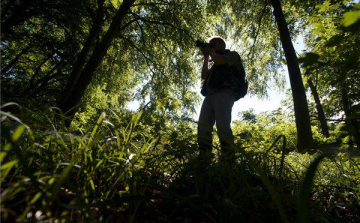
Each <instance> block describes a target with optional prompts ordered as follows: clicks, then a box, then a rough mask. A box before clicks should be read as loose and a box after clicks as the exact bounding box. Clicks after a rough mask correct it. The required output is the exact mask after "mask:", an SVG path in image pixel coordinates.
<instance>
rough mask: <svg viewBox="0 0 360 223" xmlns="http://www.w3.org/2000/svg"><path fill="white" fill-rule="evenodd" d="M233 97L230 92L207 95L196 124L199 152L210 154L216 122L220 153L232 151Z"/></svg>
mask: <svg viewBox="0 0 360 223" xmlns="http://www.w3.org/2000/svg"><path fill="white" fill-rule="evenodd" d="M233 105H234V95H233V94H232V93H230V92H218V93H215V94H212V95H211V94H207V95H206V97H205V99H204V101H203V104H202V107H201V111H200V117H199V122H198V144H199V149H200V152H209V151H210V152H211V148H212V131H213V126H214V124H215V122H216V128H217V134H218V136H219V139H220V143H221V150H222V151H221V152H222V153H226V152H227V151H225V150H232V147H233V144H234V136H233V133H232V131H231V126H230V124H231V111H232V107H233Z"/></svg>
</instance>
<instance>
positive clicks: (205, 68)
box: [201, 55, 209, 80]
mask: <svg viewBox="0 0 360 223" xmlns="http://www.w3.org/2000/svg"><path fill="white" fill-rule="evenodd" d="M208 75H209V55H206V56H205V55H204V63H203V66H202V69H201V79H203V80H205V79H206V78H207V76H208Z"/></svg>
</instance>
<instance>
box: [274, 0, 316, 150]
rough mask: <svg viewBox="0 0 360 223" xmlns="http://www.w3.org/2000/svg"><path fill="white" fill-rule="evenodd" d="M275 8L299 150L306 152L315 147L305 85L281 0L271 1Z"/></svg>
mask: <svg viewBox="0 0 360 223" xmlns="http://www.w3.org/2000/svg"><path fill="white" fill-rule="evenodd" d="M270 1H271V4H272V6H273V8H274V15H275V19H276V22H277V25H278V29H279V32H280V39H281V43H282V46H283V49H284V52H285V57H286V62H287V67H288V70H289V77H290V85H291V90H292V96H293V101H294V110H295V122H296V130H297V148H298V150H299V151H306V150H309V149H311V148H312V146H313V137H312V132H311V124H310V117H309V108H308V105H307V100H306V94H305V88H304V84H303V82H302V77H301V72H300V68H299V64H298V61H297V56H296V53H295V49H294V46H293V44H292V42H291V37H290V32H289V29H288V27H287V24H286V20H285V16H284V13H283V11H282V8H281V3H280V1H279V0H270Z"/></svg>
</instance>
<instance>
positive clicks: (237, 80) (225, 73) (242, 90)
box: [201, 51, 249, 101]
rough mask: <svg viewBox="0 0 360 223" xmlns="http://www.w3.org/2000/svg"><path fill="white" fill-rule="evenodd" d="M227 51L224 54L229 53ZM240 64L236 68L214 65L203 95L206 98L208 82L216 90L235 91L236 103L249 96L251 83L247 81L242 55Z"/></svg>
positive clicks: (202, 92) (203, 89) (204, 85)
mask: <svg viewBox="0 0 360 223" xmlns="http://www.w3.org/2000/svg"><path fill="white" fill-rule="evenodd" d="M228 52H229V51H225V52H224V53H223V54H225V53H228ZM238 56H239V60H238V63H236V65H235V66H228V65H213V66H212V67H211V69H210V73H211V75H208V77H207V79H206V80H205V82H204V84H203V87H202V89H201V94H202V95H203V96H206V93H207V84H206V83H207V81H208V78H210V76H211V78H210V80H209V86H210V87H211V88H215V89H224V88H231V89H233V91H234V96H235V101H237V100H239V99H240V98H243V97H245V95H246V94H247V91H248V88H249V83H248V82H247V80H246V74H245V69H244V67H243V65H242V62H241V58H240V55H238Z"/></svg>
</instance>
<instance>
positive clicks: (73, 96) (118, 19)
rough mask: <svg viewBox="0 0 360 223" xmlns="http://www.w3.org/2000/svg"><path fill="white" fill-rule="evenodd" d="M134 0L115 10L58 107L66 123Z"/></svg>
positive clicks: (72, 115) (126, 0) (67, 123)
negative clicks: (69, 90) (104, 31)
mask: <svg viewBox="0 0 360 223" xmlns="http://www.w3.org/2000/svg"><path fill="white" fill-rule="evenodd" d="M134 2H135V0H124V1H123V3H122V4H121V6H120V8H119V10H118V11H117V13H116V15H115V17H114V18H113V21H112V22H111V25H110V27H109V29H108V31H107V32H106V34H105V36H104V37H103V39H102V41H101V42H100V43H99V44H98V45H97V46H96V47H95V49H94V51H93V53H92V55H91V56H90V58H89V61H88V62H87V64H86V65H85V67H84V69H83V70H82V72H81V74H80V76H79V78H78V80H77V82H76V84H75V86H74V88H73V90H72V91H71V93H70V95H69V97H68V99H67V100H66V101H65V102H64V103H63V105H62V106H61V107H59V108H60V109H61V110H62V111H63V112H64V114H65V115H66V117H67V119H66V123H65V124H66V125H67V126H70V124H71V121H72V119H73V118H74V115H75V113H76V112H77V110H78V109H79V104H80V102H81V99H82V97H83V96H84V94H85V91H86V89H87V87H88V86H89V84H90V82H91V80H92V78H93V76H94V73H95V70H96V69H97V68H98V67H99V66H100V64H101V62H102V60H103V59H104V57H105V55H106V52H107V50H108V49H109V48H110V46H111V43H112V40H113V39H114V38H115V37H116V36H117V35H118V34H119V32H120V25H121V23H122V21H123V19H124V18H125V16H126V14H127V13H128V11H129V9H130V7H131V5H132V4H133V3H134Z"/></svg>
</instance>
